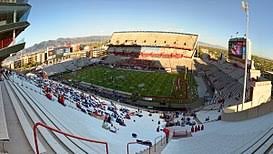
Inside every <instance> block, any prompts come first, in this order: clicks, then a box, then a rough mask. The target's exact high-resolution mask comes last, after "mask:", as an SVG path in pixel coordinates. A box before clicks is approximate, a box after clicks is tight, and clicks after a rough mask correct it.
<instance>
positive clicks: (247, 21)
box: [242, 0, 249, 110]
mask: <svg viewBox="0 0 273 154" xmlns="http://www.w3.org/2000/svg"><path fill="white" fill-rule="evenodd" d="M242 8H243V10H244V12H245V14H246V35H245V37H246V53H245V54H246V55H245V75H244V89H243V100H242V110H243V109H244V103H245V100H246V88H247V85H246V83H247V64H248V51H249V49H248V47H249V46H248V29H249V7H248V0H243V1H242Z"/></svg>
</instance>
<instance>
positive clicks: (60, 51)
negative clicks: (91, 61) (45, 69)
mask: <svg viewBox="0 0 273 154" xmlns="http://www.w3.org/2000/svg"><path fill="white" fill-rule="evenodd" d="M91 50H92V49H91ZM104 51H105V50H104ZM89 52H90V50H89V47H87V46H85V47H84V48H83V50H79V49H77V48H74V46H73V45H68V46H60V47H55V48H47V49H45V50H39V51H35V52H31V53H25V54H22V55H20V54H17V55H11V56H10V57H8V58H7V59H5V60H4V61H3V62H2V66H3V67H6V68H10V69H20V68H22V67H24V68H32V67H36V66H38V65H41V64H46V65H47V64H49V65H51V64H57V63H60V62H63V61H67V60H71V59H77V58H83V57H87V56H88V54H90V53H89ZM96 54H98V55H95V56H97V57H98V56H101V51H98V52H97V53H96ZM93 57H94V56H93Z"/></svg>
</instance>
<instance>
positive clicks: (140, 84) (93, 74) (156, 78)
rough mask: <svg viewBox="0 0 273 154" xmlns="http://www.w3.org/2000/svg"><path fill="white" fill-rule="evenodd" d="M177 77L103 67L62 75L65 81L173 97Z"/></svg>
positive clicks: (145, 94) (175, 75)
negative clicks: (76, 81)
mask: <svg viewBox="0 0 273 154" xmlns="http://www.w3.org/2000/svg"><path fill="white" fill-rule="evenodd" d="M177 77H178V74H169V73H160V72H140V71H132V70H121V69H112V68H108V67H103V66H92V67H89V68H84V69H82V70H79V71H76V72H72V73H67V74H63V78H64V79H66V80H69V79H72V80H79V81H84V82H88V83H92V84H96V85H99V86H103V87H106V88H111V89H116V90H120V91H125V92H130V93H139V94H141V95H143V96H173V95H174V90H175V80H176V78H177Z"/></svg>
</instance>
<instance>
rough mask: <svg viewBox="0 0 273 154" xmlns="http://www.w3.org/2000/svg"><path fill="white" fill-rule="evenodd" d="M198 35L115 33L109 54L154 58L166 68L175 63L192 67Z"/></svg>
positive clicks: (174, 65)
mask: <svg viewBox="0 0 273 154" xmlns="http://www.w3.org/2000/svg"><path fill="white" fill-rule="evenodd" d="M197 39H198V35H196V34H186V33H176V32H162V31H125V32H114V33H113V34H112V38H111V40H110V43H109V44H108V46H109V48H108V50H107V52H108V54H112V55H115V56H123V57H131V58H138V59H145V60H156V61H159V62H160V63H161V65H162V68H165V69H166V70H167V71H173V70H176V69H177V67H178V66H183V67H187V68H189V69H191V68H192V66H193V64H192V63H193V60H192V59H193V56H194V54H195V52H196V45H197Z"/></svg>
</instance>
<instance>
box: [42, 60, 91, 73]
mask: <svg viewBox="0 0 273 154" xmlns="http://www.w3.org/2000/svg"><path fill="white" fill-rule="evenodd" d="M93 63H96V61H94V60H92V59H89V58H80V59H71V60H67V61H63V62H61V63H58V64H54V65H48V66H45V67H44V68H43V71H45V72H47V74H48V76H51V75H54V74H57V73H63V72H66V71H75V70H78V69H81V68H82V67H84V66H88V65H90V64H93Z"/></svg>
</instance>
